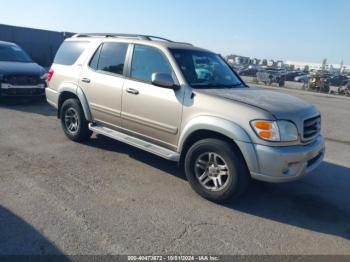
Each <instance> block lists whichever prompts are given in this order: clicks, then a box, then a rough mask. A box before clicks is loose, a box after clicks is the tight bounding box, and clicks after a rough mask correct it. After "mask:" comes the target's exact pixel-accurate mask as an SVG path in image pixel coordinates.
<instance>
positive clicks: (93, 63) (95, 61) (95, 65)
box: [89, 45, 102, 70]
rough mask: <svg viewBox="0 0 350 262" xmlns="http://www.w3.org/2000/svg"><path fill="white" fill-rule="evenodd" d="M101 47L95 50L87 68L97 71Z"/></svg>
mask: <svg viewBox="0 0 350 262" xmlns="http://www.w3.org/2000/svg"><path fill="white" fill-rule="evenodd" d="M101 49H102V45H100V46H99V48H98V49H97V50H96V52H95V54H94V56H93V57H92V59H91V61H90V64H89V66H90V67H91V68H92V69H94V70H97V69H98V60H99V59H100V53H101Z"/></svg>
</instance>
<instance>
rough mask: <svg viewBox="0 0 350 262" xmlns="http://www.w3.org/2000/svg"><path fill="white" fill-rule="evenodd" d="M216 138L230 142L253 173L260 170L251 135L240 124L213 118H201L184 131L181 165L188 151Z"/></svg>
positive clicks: (181, 144) (180, 144) (181, 138)
mask: <svg viewBox="0 0 350 262" xmlns="http://www.w3.org/2000/svg"><path fill="white" fill-rule="evenodd" d="M206 138H216V139H220V140H223V141H226V142H228V143H229V144H230V145H231V146H232V147H233V149H234V150H236V151H237V152H238V153H239V154H241V156H242V157H243V159H244V161H245V163H246V165H247V167H248V169H249V170H250V171H251V172H252V171H255V170H258V169H259V165H258V159H257V156H256V152H255V149H254V147H253V144H252V141H251V139H250V137H249V135H248V134H247V133H246V132H245V131H244V129H243V128H242V127H240V126H239V125H238V124H236V123H234V122H231V121H228V120H225V119H221V118H216V117H211V116H208V117H207V116H204V117H199V118H198V119H196V120H193V121H191V122H190V123H188V124H187V126H186V127H185V128H184V129H183V132H182V134H181V135H180V139H179V146H178V148H179V150H178V151H179V152H180V165H182V164H183V160H184V158H185V156H186V152H187V151H188V149H189V148H190V147H191V146H192V145H193V144H194V143H196V142H197V141H199V140H202V139H206Z"/></svg>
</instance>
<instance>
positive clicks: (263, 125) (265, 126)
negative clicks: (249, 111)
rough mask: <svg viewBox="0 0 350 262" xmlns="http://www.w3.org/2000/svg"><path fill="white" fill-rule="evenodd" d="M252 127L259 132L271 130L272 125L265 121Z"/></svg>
mask: <svg viewBox="0 0 350 262" xmlns="http://www.w3.org/2000/svg"><path fill="white" fill-rule="evenodd" d="M254 126H255V127H256V128H259V129H261V130H271V129H272V123H270V122H266V121H257V122H255V123H254Z"/></svg>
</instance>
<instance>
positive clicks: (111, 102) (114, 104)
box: [80, 42, 128, 127]
mask: <svg viewBox="0 0 350 262" xmlns="http://www.w3.org/2000/svg"><path fill="white" fill-rule="evenodd" d="M127 49H128V44H127V43H112V42H106V43H103V44H101V46H100V47H99V48H98V49H97V51H96V52H95V54H94V56H93V57H92V59H91V61H90V63H89V64H88V65H86V68H84V70H83V73H82V76H81V79H80V86H82V88H83V91H84V93H85V95H86V96H87V99H88V101H89V106H90V110H91V114H92V117H93V119H94V120H95V121H98V122H102V123H104V124H109V125H113V126H118V127H119V126H121V109H122V91H123V85H124V82H125V77H124V75H123V72H124V63H125V57H126V53H127Z"/></svg>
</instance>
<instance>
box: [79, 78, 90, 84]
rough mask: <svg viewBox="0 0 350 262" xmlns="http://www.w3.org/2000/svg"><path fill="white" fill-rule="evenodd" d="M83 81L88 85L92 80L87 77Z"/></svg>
mask: <svg viewBox="0 0 350 262" xmlns="http://www.w3.org/2000/svg"><path fill="white" fill-rule="evenodd" d="M81 81H82V82H84V83H87V84H89V83H90V82H91V80H90V79H89V78H86V77H84V78H83V79H81Z"/></svg>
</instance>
